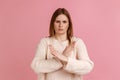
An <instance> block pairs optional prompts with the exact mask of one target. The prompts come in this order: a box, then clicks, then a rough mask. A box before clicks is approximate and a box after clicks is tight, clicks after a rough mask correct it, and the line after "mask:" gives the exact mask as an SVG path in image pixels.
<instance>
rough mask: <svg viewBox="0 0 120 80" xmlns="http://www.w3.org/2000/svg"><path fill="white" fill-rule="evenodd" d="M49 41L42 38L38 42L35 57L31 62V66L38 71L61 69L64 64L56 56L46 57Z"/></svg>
mask: <svg viewBox="0 0 120 80" xmlns="http://www.w3.org/2000/svg"><path fill="white" fill-rule="evenodd" d="M47 47H48V44H47V41H46V39H41V41H40V43H39V44H38V48H37V51H36V54H35V57H34V59H33V61H32V63H31V68H32V69H33V70H34V71H35V72H36V73H48V72H52V71H56V70H58V69H60V68H61V67H62V66H63V65H62V64H61V62H60V61H59V60H57V59H55V58H51V59H46V54H47Z"/></svg>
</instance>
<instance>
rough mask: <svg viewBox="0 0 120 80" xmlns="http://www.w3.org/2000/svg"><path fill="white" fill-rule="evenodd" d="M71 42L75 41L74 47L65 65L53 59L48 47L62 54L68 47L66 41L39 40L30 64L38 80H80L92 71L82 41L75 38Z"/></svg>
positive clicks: (53, 39) (91, 64)
mask: <svg viewBox="0 0 120 80" xmlns="http://www.w3.org/2000/svg"><path fill="white" fill-rule="evenodd" d="M72 40H73V41H76V45H75V48H74V50H73V51H72V54H71V55H70V57H69V58H68V62H67V64H66V65H63V64H62V63H61V62H60V61H59V60H57V59H55V58H54V56H53V55H52V54H51V53H50V50H49V48H48V45H49V44H52V45H53V46H54V48H55V49H56V50H57V51H58V52H59V54H62V52H63V50H64V49H65V48H66V46H67V45H68V41H67V40H66V41H63V42H60V41H58V40H57V39H55V38H50V37H47V38H42V39H41V40H40V43H39V44H38V47H37V51H36V54H35V56H34V59H33V61H32V63H31V68H32V69H33V70H34V71H35V73H37V74H38V80H82V76H83V75H84V74H87V73H89V72H90V71H91V70H92V69H93V66H94V63H93V62H92V61H91V60H90V58H89V56H88V53H87V49H86V46H85V44H84V42H83V40H82V39H80V38H76V37H73V38H72Z"/></svg>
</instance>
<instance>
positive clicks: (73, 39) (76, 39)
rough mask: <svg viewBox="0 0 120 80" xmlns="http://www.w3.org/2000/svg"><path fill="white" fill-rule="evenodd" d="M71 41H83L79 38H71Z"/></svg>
mask: <svg viewBox="0 0 120 80" xmlns="http://www.w3.org/2000/svg"><path fill="white" fill-rule="evenodd" d="M72 41H76V42H77V41H83V40H82V38H81V37H77V36H73V37H72Z"/></svg>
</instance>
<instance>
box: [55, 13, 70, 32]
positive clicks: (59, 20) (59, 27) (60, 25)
mask: <svg viewBox="0 0 120 80" xmlns="http://www.w3.org/2000/svg"><path fill="white" fill-rule="evenodd" d="M68 27H69V21H68V18H67V16H66V15H64V14H60V15H58V16H57V17H56V19H55V22H54V29H55V34H67V30H68Z"/></svg>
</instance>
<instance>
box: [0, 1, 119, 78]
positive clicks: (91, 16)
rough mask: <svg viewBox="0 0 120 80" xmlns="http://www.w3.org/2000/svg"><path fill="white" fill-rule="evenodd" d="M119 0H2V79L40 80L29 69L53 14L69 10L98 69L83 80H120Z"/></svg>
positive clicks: (76, 31)
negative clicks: (63, 9)
mask: <svg viewBox="0 0 120 80" xmlns="http://www.w3.org/2000/svg"><path fill="white" fill-rule="evenodd" d="M119 4H120V1H119V0H0V80H37V75H36V74H35V73H34V72H33V70H32V69H31V68H30V63H31V61H32V59H33V57H34V55H35V52H36V46H37V44H38V42H39V40H40V39H41V38H42V37H46V36H48V31H49V23H50V19H51V16H52V14H53V12H54V11H55V10H56V9H57V8H59V7H61V8H63V7H64V8H66V9H67V10H68V11H69V12H70V14H71V17H72V21H73V28H74V35H76V36H77V37H80V38H82V39H83V40H84V42H85V44H86V46H87V50H88V53H89V56H90V58H91V59H92V60H93V62H94V63H95V67H94V69H93V71H92V72H91V73H90V74H87V75H85V76H84V80H120V76H119V73H120V62H119V61H120V5H119Z"/></svg>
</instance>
